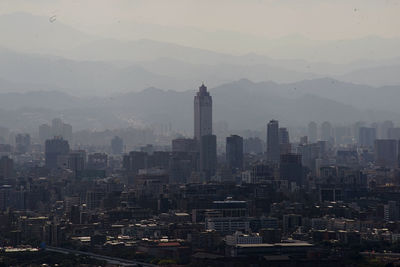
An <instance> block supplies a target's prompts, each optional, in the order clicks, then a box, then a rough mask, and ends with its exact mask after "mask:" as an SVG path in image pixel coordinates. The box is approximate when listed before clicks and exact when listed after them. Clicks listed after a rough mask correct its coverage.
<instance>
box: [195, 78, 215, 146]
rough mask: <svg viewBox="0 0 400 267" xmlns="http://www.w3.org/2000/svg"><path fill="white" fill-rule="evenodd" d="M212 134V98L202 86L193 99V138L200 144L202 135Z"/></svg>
mask: <svg viewBox="0 0 400 267" xmlns="http://www.w3.org/2000/svg"><path fill="white" fill-rule="evenodd" d="M211 134H212V97H211V95H210V93H209V92H208V91H207V87H206V86H205V85H204V84H202V85H201V86H200V88H199V91H198V92H197V94H196V96H195V97H194V138H195V139H196V140H197V142H200V140H201V137H202V136H204V135H211Z"/></svg>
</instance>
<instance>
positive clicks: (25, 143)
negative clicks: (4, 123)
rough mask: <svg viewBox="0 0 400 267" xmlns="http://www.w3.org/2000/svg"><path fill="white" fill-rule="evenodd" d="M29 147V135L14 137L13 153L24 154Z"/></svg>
mask: <svg viewBox="0 0 400 267" xmlns="http://www.w3.org/2000/svg"><path fill="white" fill-rule="evenodd" d="M30 147H31V136H30V135H29V134H17V135H16V136H15V152H16V153H17V154H25V153H27V152H29V150H30Z"/></svg>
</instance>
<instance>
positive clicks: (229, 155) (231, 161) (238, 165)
mask: <svg viewBox="0 0 400 267" xmlns="http://www.w3.org/2000/svg"><path fill="white" fill-rule="evenodd" d="M226 161H227V162H228V165H229V167H230V168H231V169H232V170H234V171H236V170H242V168H243V138H242V137H241V136H238V135H231V136H229V137H227V138H226Z"/></svg>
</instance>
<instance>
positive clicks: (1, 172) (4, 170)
mask: <svg viewBox="0 0 400 267" xmlns="http://www.w3.org/2000/svg"><path fill="white" fill-rule="evenodd" d="M13 174H14V161H13V160H12V159H10V158H9V157H8V156H3V157H1V158H0V179H7V178H11V177H12V176H13Z"/></svg>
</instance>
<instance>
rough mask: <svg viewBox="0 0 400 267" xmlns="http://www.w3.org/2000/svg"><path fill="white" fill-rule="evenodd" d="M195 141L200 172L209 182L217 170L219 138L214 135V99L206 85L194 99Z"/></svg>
mask: <svg viewBox="0 0 400 267" xmlns="http://www.w3.org/2000/svg"><path fill="white" fill-rule="evenodd" d="M194 139H195V140H196V142H197V145H198V149H199V152H200V164H199V166H200V171H201V172H202V173H203V174H204V175H205V178H206V179H207V180H208V179H210V178H211V176H213V175H215V172H216V169H217V137H216V136H215V135H213V134H212V97H211V95H210V93H209V92H208V91H207V87H206V86H205V85H204V84H202V85H201V86H200V87H199V91H198V92H197V94H196V95H195V97H194Z"/></svg>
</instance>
